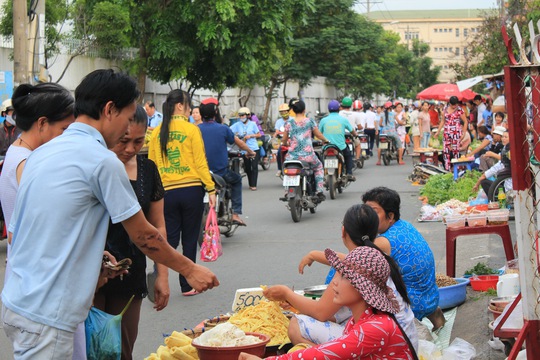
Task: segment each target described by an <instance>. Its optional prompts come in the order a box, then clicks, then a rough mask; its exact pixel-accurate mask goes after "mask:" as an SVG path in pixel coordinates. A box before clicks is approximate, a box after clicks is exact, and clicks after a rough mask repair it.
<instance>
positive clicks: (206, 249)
mask: <svg viewBox="0 0 540 360" xmlns="http://www.w3.org/2000/svg"><path fill="white" fill-rule="evenodd" d="M221 255H223V248H222V246H221V234H220V233H219V226H218V223H217V216H216V210H215V209H214V208H213V207H211V208H210V210H209V211H208V217H207V218H206V226H205V227H204V235H203V243H202V245H201V261H206V262H209V261H216V260H217V259H218V257H220V256H221Z"/></svg>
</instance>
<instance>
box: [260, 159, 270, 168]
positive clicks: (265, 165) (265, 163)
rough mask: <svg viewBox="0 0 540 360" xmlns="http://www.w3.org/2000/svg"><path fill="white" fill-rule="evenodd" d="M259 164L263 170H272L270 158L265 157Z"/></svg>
mask: <svg viewBox="0 0 540 360" xmlns="http://www.w3.org/2000/svg"><path fill="white" fill-rule="evenodd" d="M259 164H260V165H261V167H262V168H263V170H268V169H270V164H271V163H270V158H269V157H268V156H265V157H263V158H262V159H261V161H260V162H259Z"/></svg>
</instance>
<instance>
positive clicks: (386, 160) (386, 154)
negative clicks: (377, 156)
mask: <svg viewBox="0 0 540 360" xmlns="http://www.w3.org/2000/svg"><path fill="white" fill-rule="evenodd" d="M391 156H392V155H390V150H385V151H384V154H383V156H382V160H383V163H384V165H385V166H387V165H388V164H390V158H391Z"/></svg>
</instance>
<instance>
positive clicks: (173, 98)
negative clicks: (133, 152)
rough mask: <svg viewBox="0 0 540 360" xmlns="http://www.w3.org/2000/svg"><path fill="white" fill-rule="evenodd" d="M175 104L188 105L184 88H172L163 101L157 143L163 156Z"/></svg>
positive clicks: (188, 100) (189, 102)
mask: <svg viewBox="0 0 540 360" xmlns="http://www.w3.org/2000/svg"><path fill="white" fill-rule="evenodd" d="M176 104H182V105H184V107H185V106H189V105H190V104H191V99H190V97H189V94H188V93H187V92H185V91H184V90H180V89H176V90H172V91H171V92H170V93H169V94H168V95H167V99H166V100H165V102H164V103H163V108H162V111H163V122H162V123H161V130H160V132H159V144H160V148H161V152H162V153H163V156H167V143H168V142H169V128H170V125H171V119H172V116H173V114H174V107H175V106H176Z"/></svg>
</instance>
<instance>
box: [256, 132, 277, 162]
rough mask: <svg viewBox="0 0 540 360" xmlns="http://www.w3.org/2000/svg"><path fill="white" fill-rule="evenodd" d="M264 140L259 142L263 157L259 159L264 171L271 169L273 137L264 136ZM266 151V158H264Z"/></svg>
mask: <svg viewBox="0 0 540 360" xmlns="http://www.w3.org/2000/svg"><path fill="white" fill-rule="evenodd" d="M263 137H264V139H261V140H259V148H261V156H260V158H259V165H260V166H261V167H262V169H263V170H268V169H270V165H271V164H272V157H273V156H274V154H273V153H272V136H270V135H268V134H265V135H263ZM263 151H264V156H262V154H263Z"/></svg>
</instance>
